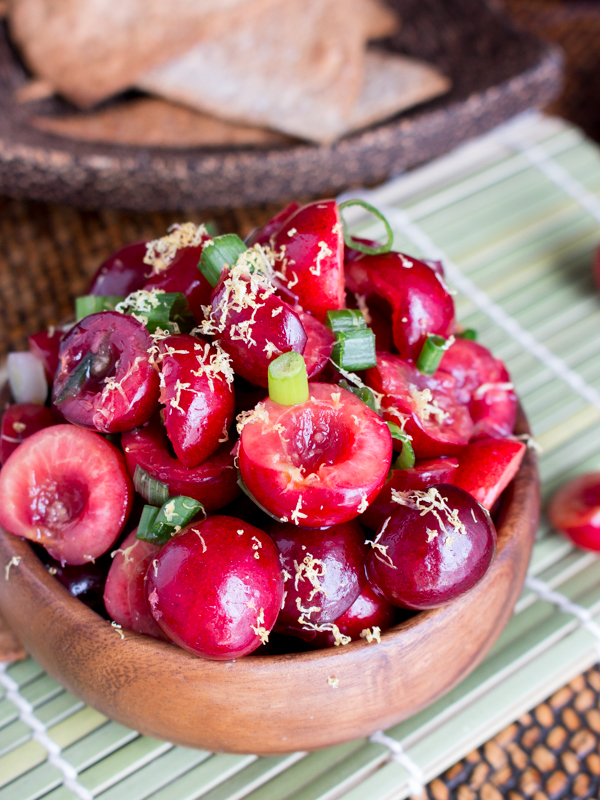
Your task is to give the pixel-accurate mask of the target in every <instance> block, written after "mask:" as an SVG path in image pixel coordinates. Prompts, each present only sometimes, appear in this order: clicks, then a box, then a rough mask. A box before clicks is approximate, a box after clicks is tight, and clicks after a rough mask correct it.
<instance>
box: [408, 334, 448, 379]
mask: <svg viewBox="0 0 600 800" xmlns="http://www.w3.org/2000/svg"><path fill="white" fill-rule="evenodd" d="M453 341H454V339H452V337H450V339H444V337H443V336H437V334H435V333H428V334H427V338H426V339H425V343H424V344H423V347H422V349H421V353H420V354H419V358H418V359H417V369H418V370H419V372H422V373H423V374H424V375H433V373H434V372H435V371H436V369H437V368H438V367H439V365H440V361H441V360H442V358H443V356H444V353H445V352H446V350H447V349H448V348H449V347H450V345H451V344H452V342H453Z"/></svg>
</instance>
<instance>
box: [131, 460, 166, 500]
mask: <svg viewBox="0 0 600 800" xmlns="http://www.w3.org/2000/svg"><path fill="white" fill-rule="evenodd" d="M133 485H134V487H135V490H136V492H137V493H138V494H141V495H142V497H143V498H144V500H145V501H146V502H147V503H150V505H151V506H158V507H160V506H162V505H164V504H165V503H166V502H167V500H168V499H169V487H168V486H167V484H166V483H162V482H161V481H158V480H156V478H153V477H152V476H151V475H148V473H147V472H146V470H144V469H142V468H141V467H140V465H139V464H136V466H135V472H134V473H133Z"/></svg>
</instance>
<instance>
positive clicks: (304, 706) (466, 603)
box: [0, 414, 539, 755]
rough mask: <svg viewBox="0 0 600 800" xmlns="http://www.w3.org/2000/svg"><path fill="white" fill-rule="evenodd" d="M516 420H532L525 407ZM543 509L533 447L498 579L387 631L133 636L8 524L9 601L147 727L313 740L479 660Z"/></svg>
mask: <svg viewBox="0 0 600 800" xmlns="http://www.w3.org/2000/svg"><path fill="white" fill-rule="evenodd" d="M517 430H518V431H520V432H524V431H526V430H527V424H526V420H525V418H524V416H523V415H522V414H521V417H520V420H519V424H518V428H517ZM538 509H539V481H538V474H537V464H536V458H535V455H534V453H533V452H532V450H531V449H528V450H527V452H526V455H525V458H524V460H523V463H522V466H521V468H520V470H519V472H518V474H517V476H516V477H515V480H514V481H513V482H512V484H511V485H510V486H509V488H508V489H507V491H506V492H505V493H504V497H503V504H502V507H501V509H500V520H501V521H500V523H499V526H498V552H497V555H496V558H495V560H494V562H493V564H492V566H491V568H490V570H489V572H488V574H487V576H486V577H485V579H484V580H483V581H482V582H481V583H480V584H479V585H478V586H476V587H475V589H473V590H472V591H471V592H469V593H467V594H466V595H463V596H462V597H460V598H458V599H457V600H455V601H454V602H452V603H450V604H449V605H447V606H444V607H442V608H438V609H435V610H432V611H427V612H422V613H420V614H417V615H416V616H414V617H412V618H411V619H409V620H407V621H405V622H403V623H402V624H400V625H397V626H396V627H394V628H392V629H390V630H389V631H386V632H385V633H384V634H383V635H382V640H381V644H376V643H373V644H368V643H367V642H365V641H358V642H353V643H351V644H349V645H347V646H345V647H341V648H334V649H331V650H321V651H317V652H310V653H297V654H290V655H280V656H264V657H260V658H256V657H254V658H253V657H246V658H242V659H238V660H236V661H230V662H217V661H205V660H203V659H200V658H196V657H194V656H192V655H190V653H187V652H186V651H184V650H181V649H179V648H178V647H174V646H173V645H170V644H167V643H163V642H158V641H155V640H153V639H150V638H147V637H144V636H140V635H138V634H135V633H130V632H129V631H125V632H124V638H121V635H120V632H119V631H118V630H116V629H115V628H113V627H111V625H110V623H109V622H107V621H106V620H104V619H102V618H101V617H100V616H98V615H97V614H96V613H95V612H93V611H91V610H90V609H89V608H87V606H85V605H84V604H83V603H81V602H80V601H78V600H76V599H75V598H73V597H71V595H70V594H69V593H68V592H67V591H66V590H65V589H64V588H63V586H62V585H61V584H60V583H59V582H58V581H57V580H55V578H53V577H52V576H51V575H49V574H48V572H47V571H46V569H45V567H44V566H43V564H42V563H41V562H40V561H39V559H38V558H37V556H36V555H35V554H34V552H33V551H32V550H31V548H30V546H29V544H28V542H27V541H25V540H23V539H20V538H18V537H16V536H12V535H11V534H9V533H6V532H5V531H3V530H2V529H0V612H1V613H2V614H3V615H4V616H5V618H6V620H7V622H8V623H9V625H10V626H11V627H12V628H13V630H15V631H16V632H18V635H19V638H20V639H21V641H22V643H23V645H24V646H25V648H26V649H27V650H28V652H29V653H30V654H31V655H32V656H33V658H34V659H35V660H36V661H37V662H38V663H39V664H41V666H42V667H43V668H44V669H45V670H46V671H47V672H48V673H49V674H50V675H51V676H52V677H53V678H55V679H56V680H57V681H59V682H60V683H61V684H63V685H64V686H65V687H66V688H67V689H68V691H70V692H72V693H73V694H74V695H76V696H77V697H80V698H81V699H82V700H84V701H85V702H86V703H88V704H89V705H91V706H93V707H94V708H97V709H98V710H99V711H101V712H102V713H104V714H106V715H107V716H109V717H111V718H112V719H114V720H116V721H117V722H120V723H122V724H124V725H127V726H129V727H131V728H134V729H136V730H138V731H140V732H141V733H144V734H147V735H149V736H153V737H157V738H159V739H166V740H169V741H171V742H173V743H175V744H180V745H184V746H187V747H198V748H204V749H207V750H211V751H220V752H230V753H258V754H261V755H267V754H275V753H285V752H289V751H294V750H313V749H316V748H319V747H327V746H330V745H335V744H339V743H341V742H347V741H350V740H353V739H356V738H358V737H361V736H366V735H368V734H371V733H373V732H374V731H375V730H378V729H380V728H387V727H389V726H391V725H394V724H395V723H397V722H400V721H401V720H403V719H406V718H407V717H410V716H411V715H412V714H415V713H416V712H417V711H420V710H421V709H422V708H424V707H425V706H427V705H429V704H430V703H432V702H433V701H434V700H436V699H437V698H438V697H440V696H441V695H442V694H444V693H445V692H447V691H448V690H449V689H451V688H452V687H453V686H454V685H455V684H457V683H458V682H459V681H460V680H461V679H462V678H464V677H465V676H466V675H467V674H468V673H469V672H470V671H471V670H473V669H474V668H475V667H476V666H477V664H478V663H479V662H480V661H481V660H482V659H483V657H484V656H485V654H486V653H487V651H488V650H489V649H490V647H491V646H492V644H493V643H494V641H495V640H496V638H497V637H498V636H499V634H500V632H501V630H502V628H503V627H504V625H505V624H506V622H507V620H508V618H509V616H510V614H511V611H512V608H513V605H514V603H515V602H516V600H517V598H518V596H519V594H520V592H521V588H522V585H523V581H524V579H525V573H526V570H527V564H528V561H529V556H530V552H531V548H532V546H533V541H534V536H535V531H536V527H537V519H538ZM16 559H20V562H19V563H18V565H17V566H12V567H11V568H10V572H9V578H8V580H5V579H4V576H5V569H6V567H7V565H8V564H9V563H10V562H11V560H12V561H13V564H14V563H15V560H16ZM333 684H334V685H333Z"/></svg>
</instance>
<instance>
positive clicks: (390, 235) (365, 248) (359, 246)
mask: <svg viewBox="0 0 600 800" xmlns="http://www.w3.org/2000/svg"><path fill="white" fill-rule="evenodd" d="M350 206H361V208H364V209H366V210H367V211H370V212H371V214H374V215H375V216H376V217H377V219H379V220H381V222H383V224H384V225H385V230H386V233H387V241H386V242H385V244H382V245H380V246H379V247H371V246H370V245H368V244H364V242H360V241H357V240H356V239H353V238H352V236H351V235H350V233H349V232H348V228H347V227H346V223H345V221H344V217H343V214H342V210H343V209H344V208H349V207H350ZM339 209H340V217H341V219H342V225H343V227H344V242H345V243H346V247H350V248H351V249H352V250H358V251H359V252H360V253H366V255H369V256H378V255H381V254H382V253H389V252H390V250H391V249H392V244H393V243H394V232H393V230H392V228H391V226H390V223H389V222H388V221H387V219H386V218H385V217H384V216H383V214H382V213H381V212H380V211H378V210H377V209H376V208H374V206H372V205H370V203H365V201H364V200H346V202H345V203H340V206H339Z"/></svg>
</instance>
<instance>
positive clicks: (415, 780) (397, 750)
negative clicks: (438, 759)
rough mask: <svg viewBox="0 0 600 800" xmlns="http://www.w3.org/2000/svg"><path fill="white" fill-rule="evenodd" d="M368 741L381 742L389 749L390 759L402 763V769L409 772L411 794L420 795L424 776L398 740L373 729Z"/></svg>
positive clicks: (423, 785)
mask: <svg viewBox="0 0 600 800" xmlns="http://www.w3.org/2000/svg"><path fill="white" fill-rule="evenodd" d="M369 741H371V742H374V743H375V744H381V745H383V746H384V747H387V748H388V750H390V751H391V754H392V756H391V757H392V760H393V761H397V762H398V763H399V764H402V766H403V767H404V769H405V770H406V771H407V772H408V773H409V775H410V778H409V781H408V790H409V792H410V793H411V794H413V795H421V794H423V792H424V791H425V783H426V781H425V776H424V774H423V770H422V769H421V767H419V765H418V764H416V763H415V762H414V761H413V760H412V758H411V757H410V756H409V755H408V753H407V752H406V750H405V749H404V748H403V747H402V745H401V744H400V742H398V741H397V740H396V739H392V737H391V736H388V735H387V734H386V733H384V732H383V731H375V733H374V734H373V735H372V736H370V737H369Z"/></svg>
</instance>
